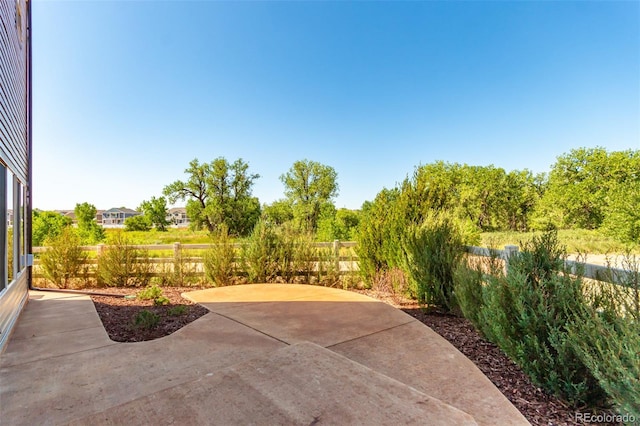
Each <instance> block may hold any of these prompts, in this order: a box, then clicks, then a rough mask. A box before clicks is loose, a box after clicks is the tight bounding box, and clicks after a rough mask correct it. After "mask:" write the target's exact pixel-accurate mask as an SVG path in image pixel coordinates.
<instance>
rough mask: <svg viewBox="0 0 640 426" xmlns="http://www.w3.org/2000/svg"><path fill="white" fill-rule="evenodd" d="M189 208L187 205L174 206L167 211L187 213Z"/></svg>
mask: <svg viewBox="0 0 640 426" xmlns="http://www.w3.org/2000/svg"><path fill="white" fill-rule="evenodd" d="M186 212H187V209H186V208H185V207H172V208H170V209H169V210H167V213H186Z"/></svg>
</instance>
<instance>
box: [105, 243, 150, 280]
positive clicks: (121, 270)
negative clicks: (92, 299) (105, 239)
mask: <svg viewBox="0 0 640 426" xmlns="http://www.w3.org/2000/svg"><path fill="white" fill-rule="evenodd" d="M152 272H153V265H152V264H151V261H150V259H149V253H148V252H147V251H146V250H141V249H137V248H135V247H134V246H132V245H131V244H130V242H129V239H128V238H127V237H126V236H125V234H124V233H122V232H117V233H114V234H112V235H111V244H110V245H109V246H106V247H105V249H104V251H103V252H102V253H101V254H100V255H99V257H98V282H99V284H101V285H106V286H109V287H142V286H145V285H147V284H148V283H149V280H150V279H151V274H152Z"/></svg>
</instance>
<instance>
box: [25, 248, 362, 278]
mask: <svg viewBox="0 0 640 426" xmlns="http://www.w3.org/2000/svg"><path fill="white" fill-rule="evenodd" d="M215 245H216V244H182V243H178V242H176V243H173V244H147V245H140V244H132V245H129V246H128V247H131V248H133V249H137V250H146V251H148V252H173V256H171V257H149V258H145V262H149V263H151V264H154V265H173V264H174V262H177V261H179V262H182V263H186V264H191V265H195V272H192V273H191V274H190V275H195V276H203V275H204V267H203V256H202V255H201V254H197V253H193V252H197V251H201V252H202V251H205V250H208V249H211V248H212V247H214V246H215ZM232 245H233V247H234V248H235V249H236V250H240V249H242V247H243V246H244V245H245V243H233V244H232ZM356 245H357V243H356V242H354V241H338V240H335V241H331V242H313V243H311V247H313V248H316V249H330V253H329V255H328V256H313V257H311V258H310V259H308V260H309V261H311V262H312V263H314V264H315V265H316V268H319V267H320V266H319V264H320V263H327V262H330V263H332V267H333V268H335V270H336V271H337V272H338V273H339V274H341V275H345V274H350V273H352V272H357V271H358V256H357V255H356V254H355V253H352V254H351V255H349V256H343V255H341V254H340V249H341V248H347V249H350V248H354V247H356ZM108 247H109V246H108V245H106V244H98V245H95V246H81V247H80V248H81V249H82V250H83V251H86V252H90V253H95V254H96V257H90V258H88V259H86V260H85V261H84V264H85V265H92V266H95V265H97V264H98V257H100V256H101V255H102V254H103V253H104V251H105V250H106V249H107V248H108ZM47 249H48V247H33V253H34V254H36V255H37V254H41V253H44V252H45V251H46V250H47ZM189 252H192V253H189ZM185 254H187V255H186V256H185ZM189 254H191V256H189ZM194 254H197V255H194ZM40 265H41V263H40V260H39V259H38V256H35V258H34V262H33V266H34V274H33V276H34V278H43V277H44V275H43V273H42V271H41V270H40ZM92 269H94V268H92ZM87 275H88V276H90V277H92V276H95V270H92V271H91V272H89V273H87ZM161 275H163V272H157V270H156V272H153V273H151V276H161Z"/></svg>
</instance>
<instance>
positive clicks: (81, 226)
mask: <svg viewBox="0 0 640 426" xmlns="http://www.w3.org/2000/svg"><path fill="white" fill-rule="evenodd" d="M74 213H75V214H76V220H77V221H78V236H79V237H80V240H81V241H82V243H83V244H95V243H98V242H100V241H102V240H104V238H105V232H104V229H103V228H102V227H101V226H100V225H98V222H96V213H97V210H96V207H95V206H94V205H93V204H89V203H87V202H84V203H81V204H76V207H75V209H74Z"/></svg>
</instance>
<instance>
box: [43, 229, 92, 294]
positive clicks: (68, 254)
mask: <svg viewBox="0 0 640 426" xmlns="http://www.w3.org/2000/svg"><path fill="white" fill-rule="evenodd" d="M45 244H46V245H47V246H48V248H47V250H46V251H45V252H44V253H42V254H41V255H40V264H41V265H42V272H43V274H44V276H45V277H46V278H47V280H49V281H51V282H52V283H53V284H55V285H56V286H57V287H59V288H69V287H70V286H71V285H72V284H73V283H74V281H77V279H78V278H79V277H82V276H83V275H86V273H87V269H86V268H87V267H86V265H85V263H86V261H87V254H86V253H85V252H84V251H83V250H82V248H81V247H80V238H79V237H78V235H77V234H76V233H75V232H74V230H73V229H72V228H70V227H67V228H63V229H62V230H61V231H60V234H59V235H57V236H55V237H53V238H50V239H47V240H45Z"/></svg>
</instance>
